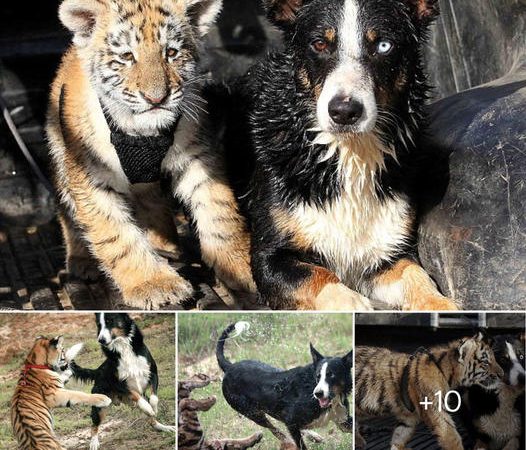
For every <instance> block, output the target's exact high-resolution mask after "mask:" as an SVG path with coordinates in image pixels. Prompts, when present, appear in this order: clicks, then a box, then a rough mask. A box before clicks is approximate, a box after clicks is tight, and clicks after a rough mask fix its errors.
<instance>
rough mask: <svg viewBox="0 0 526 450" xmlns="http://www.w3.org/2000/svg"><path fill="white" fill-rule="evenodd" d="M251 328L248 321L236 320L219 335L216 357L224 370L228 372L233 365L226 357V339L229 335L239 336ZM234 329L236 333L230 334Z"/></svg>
mask: <svg viewBox="0 0 526 450" xmlns="http://www.w3.org/2000/svg"><path fill="white" fill-rule="evenodd" d="M249 328H250V324H249V323H248V322H236V323H233V324H231V325H229V326H228V327H226V328H225V330H224V331H223V333H221V336H219V339H218V340H217V348H216V357H217V362H218V364H219V367H221V370H222V371H223V372H226V371H227V370H228V368H229V367H230V366H231V365H232V363H231V362H230V361H228V360H227V359H226V358H225V341H226V340H227V339H228V338H229V337H236V336H239V335H240V334H241V333H242V332H243V331H246V330H248V329H249ZM234 330H235V331H236V334H235V335H233V336H230V333H232V331H234Z"/></svg>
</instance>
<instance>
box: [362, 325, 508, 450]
mask: <svg viewBox="0 0 526 450" xmlns="http://www.w3.org/2000/svg"><path fill="white" fill-rule="evenodd" d="M355 366H356V389H355V392H356V399H355V402H356V403H355V405H356V413H357V416H358V417H359V418H363V417H367V416H387V415H394V416H395V417H396V419H397V422H398V423H397V426H396V428H395V429H394V431H393V436H392V438H391V450H403V449H405V448H406V444H407V443H408V442H409V440H410V439H411V437H412V436H413V434H414V432H415V429H416V427H417V425H418V424H419V423H420V422H424V423H425V424H426V425H427V426H428V427H429V429H430V430H431V431H432V432H433V434H434V435H435V436H436V438H437V440H438V443H439V445H440V446H441V448H443V449H445V450H463V448H464V447H463V444H462V438H461V437H460V434H459V433H458V431H457V430H456V426H455V423H454V421H453V418H452V417H451V416H450V415H449V413H447V412H446V411H445V410H444V408H442V411H439V410H438V408H437V407H436V405H433V406H431V407H428V409H427V410H426V409H425V407H424V406H423V405H421V404H420V402H423V401H424V400H425V397H426V396H427V398H428V399H431V400H436V397H435V394H436V393H437V392H438V391H441V392H442V396H444V395H445V394H446V393H447V392H448V391H450V390H453V389H458V388H460V387H469V386H473V385H480V386H483V387H486V388H489V389H491V388H493V387H496V386H498V385H500V384H501V380H500V379H501V378H502V376H503V371H502V368H501V367H500V366H499V365H498V364H497V362H496V360H495V355H494V354H493V351H492V350H491V343H490V342H489V340H488V339H487V338H486V337H485V336H484V335H483V334H482V333H478V334H476V335H475V336H473V337H470V338H464V339H459V340H455V341H453V342H451V343H449V344H448V345H445V346H436V347H432V348H430V349H429V350H426V349H419V350H417V351H416V352H415V353H414V354H413V355H409V354H406V353H396V352H392V351H390V350H388V349H385V348H377V347H359V346H358V347H357V348H356V360H355ZM452 406H453V405H452ZM357 430H358V428H357ZM356 445H357V448H365V440H364V439H363V437H362V436H361V435H360V433H359V431H358V432H357V436H356Z"/></svg>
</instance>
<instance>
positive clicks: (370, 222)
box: [294, 185, 411, 285]
mask: <svg viewBox="0 0 526 450" xmlns="http://www.w3.org/2000/svg"><path fill="white" fill-rule="evenodd" d="M352 188H353V186H352V185H351V186H348V187H346V189H345V190H344V192H343V193H342V195H341V197H340V198H338V199H336V200H334V201H332V203H330V204H327V205H326V206H325V207H324V208H323V209H320V208H316V207H313V206H305V205H303V206H300V207H299V208H297V209H296V211H295V212H294V216H295V219H296V220H297V222H298V223H299V226H300V229H301V232H302V234H303V236H304V237H305V238H306V239H307V240H308V241H309V243H310V245H311V246H312V248H313V249H314V250H315V251H316V252H317V253H319V254H320V255H321V256H322V258H323V259H324V261H325V263H326V264H327V266H328V267H329V268H330V269H331V270H333V271H334V272H335V273H336V275H337V276H338V277H339V278H340V279H341V280H342V281H343V282H344V283H346V284H349V285H354V284H356V283H358V282H359V280H360V278H361V276H362V274H363V273H364V272H365V270H366V269H368V268H374V267H376V266H377V265H378V263H379V262H380V261H381V260H385V259H387V260H388V259H389V256H390V255H392V254H393V252H394V251H395V250H396V249H397V248H398V247H400V246H401V245H402V244H403V243H404V242H405V241H406V240H407V237H408V236H409V234H410V230H411V212H410V208H409V205H408V203H407V201H406V199H405V198H402V197H396V196H395V197H394V198H392V199H386V200H384V201H380V199H378V197H377V196H376V194H375V193H373V192H371V191H370V189H362V191H361V195H360V194H357V193H356V192H350V191H349V189H352Z"/></svg>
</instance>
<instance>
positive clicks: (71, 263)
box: [66, 255, 102, 281]
mask: <svg viewBox="0 0 526 450" xmlns="http://www.w3.org/2000/svg"><path fill="white" fill-rule="evenodd" d="M66 272H68V274H69V276H70V277H72V278H77V279H80V280H85V281H95V280H98V279H99V278H101V276H102V272H101V271H100V269H99V267H98V265H97V262H96V261H95V259H93V258H91V257H89V256H75V255H71V256H68V258H67V261H66Z"/></svg>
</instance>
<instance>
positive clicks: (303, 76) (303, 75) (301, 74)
mask: <svg viewBox="0 0 526 450" xmlns="http://www.w3.org/2000/svg"><path fill="white" fill-rule="evenodd" d="M298 78H299V81H300V83H301V84H302V86H304V87H305V88H307V89H309V88H310V87H311V82H310V79H309V74H308V73H307V69H305V67H302V68H301V69H300V70H299V71H298Z"/></svg>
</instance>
